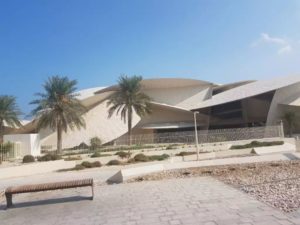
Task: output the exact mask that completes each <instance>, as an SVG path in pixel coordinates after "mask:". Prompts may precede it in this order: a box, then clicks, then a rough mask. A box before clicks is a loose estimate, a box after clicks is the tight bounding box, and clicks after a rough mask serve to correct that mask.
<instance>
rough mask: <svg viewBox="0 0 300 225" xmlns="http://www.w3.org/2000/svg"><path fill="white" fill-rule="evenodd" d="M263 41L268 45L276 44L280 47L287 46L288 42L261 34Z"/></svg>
mask: <svg viewBox="0 0 300 225" xmlns="http://www.w3.org/2000/svg"><path fill="white" fill-rule="evenodd" d="M261 40H262V41H264V42H267V43H274V44H279V45H286V44H287V41H286V40H284V39H283V38H279V37H271V36H270V35H269V34H267V33H262V34H261Z"/></svg>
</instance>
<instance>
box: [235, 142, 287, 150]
mask: <svg viewBox="0 0 300 225" xmlns="http://www.w3.org/2000/svg"><path fill="white" fill-rule="evenodd" d="M283 144H284V142H283V141H268V142H267V141H263V142H260V141H252V142H250V143H248V144H244V145H232V146H231V148H230V149H244V148H257V147H267V146H274V145H283Z"/></svg>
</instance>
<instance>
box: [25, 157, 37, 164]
mask: <svg viewBox="0 0 300 225" xmlns="http://www.w3.org/2000/svg"><path fill="white" fill-rule="evenodd" d="M34 161H35V159H34V157H33V156H32V155H25V156H24V157H23V163H31V162H34Z"/></svg>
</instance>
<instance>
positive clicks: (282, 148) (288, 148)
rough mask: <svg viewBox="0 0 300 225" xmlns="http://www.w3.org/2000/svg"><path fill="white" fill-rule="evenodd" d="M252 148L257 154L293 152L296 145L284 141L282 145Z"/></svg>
mask: <svg viewBox="0 0 300 225" xmlns="http://www.w3.org/2000/svg"><path fill="white" fill-rule="evenodd" d="M253 150H254V152H255V153H256V154H257V155H265V154H272V153H279V152H295V151H296V147H295V145H293V144H290V143H284V144H283V145H274V146H267V147H259V148H253Z"/></svg>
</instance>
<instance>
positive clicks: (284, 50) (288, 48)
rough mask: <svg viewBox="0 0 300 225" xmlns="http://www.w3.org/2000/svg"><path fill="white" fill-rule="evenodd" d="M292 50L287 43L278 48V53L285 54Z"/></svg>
mask: <svg viewBox="0 0 300 225" xmlns="http://www.w3.org/2000/svg"><path fill="white" fill-rule="evenodd" d="M291 51H292V47H291V46H290V45H287V46H285V47H282V48H281V49H279V50H278V54H279V55H281V54H286V53H289V52H291Z"/></svg>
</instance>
